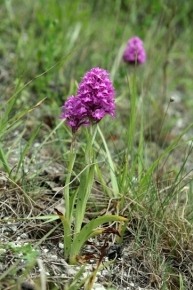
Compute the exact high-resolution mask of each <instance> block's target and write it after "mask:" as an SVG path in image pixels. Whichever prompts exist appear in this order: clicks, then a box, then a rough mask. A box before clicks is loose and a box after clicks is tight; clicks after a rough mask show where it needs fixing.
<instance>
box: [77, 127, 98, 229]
mask: <svg viewBox="0 0 193 290" xmlns="http://www.w3.org/2000/svg"><path fill="white" fill-rule="evenodd" d="M95 135H96V126H95V130H94V132H93V126H92V125H91V126H90V134H88V135H87V137H88V138H87V139H88V143H87V147H86V151H85V163H86V164H90V166H88V168H86V170H85V171H84V172H83V174H82V175H81V179H80V187H79V190H78V193H77V204H76V212H75V228H74V233H75V235H76V234H78V233H79V232H80V229H81V226H82V222H83V219H84V216H85V211H86V204H87V201H88V198H89V195H90V192H91V189H92V186H93V180H94V169H95V165H94V161H95V158H94V151H93V149H92V144H93V141H94V138H95Z"/></svg>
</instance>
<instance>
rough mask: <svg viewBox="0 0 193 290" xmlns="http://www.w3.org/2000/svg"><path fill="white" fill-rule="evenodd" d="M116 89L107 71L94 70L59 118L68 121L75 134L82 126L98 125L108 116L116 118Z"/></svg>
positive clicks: (69, 100)
mask: <svg viewBox="0 0 193 290" xmlns="http://www.w3.org/2000/svg"><path fill="white" fill-rule="evenodd" d="M114 96H115V92H114V87H113V85H112V82H111V80H110V79H109V74H108V72H107V71H106V70H103V69H100V68H93V69H91V70H90V71H89V72H87V73H86V74H85V76H84V78H83V80H82V82H81V83H80V84H79V87H78V90H77V96H70V97H69V98H68V99H67V101H66V102H65V104H64V105H63V106H62V109H63V112H62V115H61V116H60V117H59V118H61V119H66V120H67V124H68V125H69V126H70V127H72V131H73V133H75V132H76V131H77V130H78V128H79V127H80V126H82V125H89V123H90V122H92V123H98V122H99V121H100V120H101V119H102V118H103V117H104V116H105V115H106V114H109V115H111V117H112V118H114V117H115V101H114Z"/></svg>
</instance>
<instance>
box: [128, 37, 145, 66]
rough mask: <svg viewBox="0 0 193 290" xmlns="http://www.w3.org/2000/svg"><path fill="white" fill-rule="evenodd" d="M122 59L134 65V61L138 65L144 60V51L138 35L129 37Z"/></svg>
mask: <svg viewBox="0 0 193 290" xmlns="http://www.w3.org/2000/svg"><path fill="white" fill-rule="evenodd" d="M123 60H124V61H125V62H127V63H129V64H131V65H135V63H136V64H137V65H140V64H143V63H144V62H145V61H146V52H145V49H144V47H143V41H142V40H141V39H140V38H139V37H138V36H134V37H132V38H130V39H129V41H128V43H127V46H126V48H125V51H124V53H123Z"/></svg>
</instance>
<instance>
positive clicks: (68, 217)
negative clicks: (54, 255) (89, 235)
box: [63, 146, 76, 259]
mask: <svg viewBox="0 0 193 290" xmlns="http://www.w3.org/2000/svg"><path fill="white" fill-rule="evenodd" d="M75 157H76V153H75V149H74V146H71V150H70V160H69V165H68V173H67V177H66V182H65V187H64V200H65V209H66V212H65V222H63V227H64V258H65V259H67V258H68V257H69V254H70V250H71V223H72V214H73V212H72V206H71V205H70V195H69V183H70V179H71V175H72V170H73V167H74V162H75Z"/></svg>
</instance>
